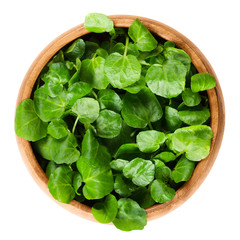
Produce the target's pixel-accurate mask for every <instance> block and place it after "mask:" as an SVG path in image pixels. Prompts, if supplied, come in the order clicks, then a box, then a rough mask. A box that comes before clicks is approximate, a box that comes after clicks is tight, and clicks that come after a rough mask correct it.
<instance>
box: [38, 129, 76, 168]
mask: <svg viewBox="0 0 240 240" xmlns="http://www.w3.org/2000/svg"><path fill="white" fill-rule="evenodd" d="M77 146H78V144H77V139H76V137H75V136H74V135H73V134H72V133H68V135H67V136H66V137H64V138H61V139H55V138H53V137H52V136H50V135H48V136H47V137H46V138H43V139H41V140H39V141H37V142H35V143H34V147H35V149H36V151H37V152H38V153H39V154H40V155H41V156H42V157H43V158H45V159H48V160H52V161H54V162H55V163H57V164H62V163H66V164H71V163H73V162H76V161H77V160H78V158H79V156H80V152H79V151H78V150H77V149H76V147H77Z"/></svg>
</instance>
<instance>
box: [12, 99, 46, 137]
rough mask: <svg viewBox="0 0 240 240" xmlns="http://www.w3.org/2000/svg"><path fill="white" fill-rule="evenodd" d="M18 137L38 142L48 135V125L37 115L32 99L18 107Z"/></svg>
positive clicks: (16, 119)
mask: <svg viewBox="0 0 240 240" xmlns="http://www.w3.org/2000/svg"><path fill="white" fill-rule="evenodd" d="M15 132H16V134H17V136H19V137H22V138H24V139H26V140H28V141H33V142H34V141H38V140H40V139H42V138H44V137H46V135H47V123H45V122H43V121H42V120H41V119H40V118H39V117H38V115H37V114H36V113H35V111H34V108H33V101H32V99H25V100H23V101H22V102H21V103H20V104H19V105H18V107H17V110H16V116H15Z"/></svg>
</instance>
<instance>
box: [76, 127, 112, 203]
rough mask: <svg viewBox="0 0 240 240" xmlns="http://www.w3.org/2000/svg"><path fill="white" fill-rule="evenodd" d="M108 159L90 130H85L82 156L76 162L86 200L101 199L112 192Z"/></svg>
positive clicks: (104, 150)
mask: <svg viewBox="0 0 240 240" xmlns="http://www.w3.org/2000/svg"><path fill="white" fill-rule="evenodd" d="M110 159H111V156H110V154H109V153H108V152H107V149H106V148H105V147H104V146H102V145H100V144H99V143H98V141H97V139H96V138H95V137H94V135H93V133H92V131H91V130H87V131H86V133H85V135H84V138H83V141H82V156H81V157H80V159H79V160H78V161H77V168H78V170H79V172H80V173H81V175H82V178H83V182H84V183H85V185H84V186H83V194H84V196H85V197H86V198H87V199H100V198H103V197H104V196H106V195H108V194H109V193H110V192H111V191H112V190H113V176H112V171H111V168H110Z"/></svg>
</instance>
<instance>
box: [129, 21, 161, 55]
mask: <svg viewBox="0 0 240 240" xmlns="http://www.w3.org/2000/svg"><path fill="white" fill-rule="evenodd" d="M128 35H129V36H130V38H131V39H132V40H133V41H134V43H135V44H136V45H137V47H138V49H139V50H140V51H147V52H149V51H152V50H153V49H154V48H156V47H157V43H158V42H157V40H156V39H155V38H154V37H153V35H152V34H151V33H150V32H149V31H148V29H147V28H146V27H145V26H144V25H143V23H142V22H141V21H140V20H139V19H138V18H137V19H136V20H134V21H133V22H132V24H131V26H130V27H129V29H128Z"/></svg>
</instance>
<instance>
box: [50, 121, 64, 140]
mask: <svg viewBox="0 0 240 240" xmlns="http://www.w3.org/2000/svg"><path fill="white" fill-rule="evenodd" d="M47 132H48V134H50V135H51V136H52V137H54V138H56V139H60V138H63V137H66V136H67V135H68V126H67V124H66V122H64V120H62V119H54V120H52V121H51V122H50V123H49V125H48V128H47Z"/></svg>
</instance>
